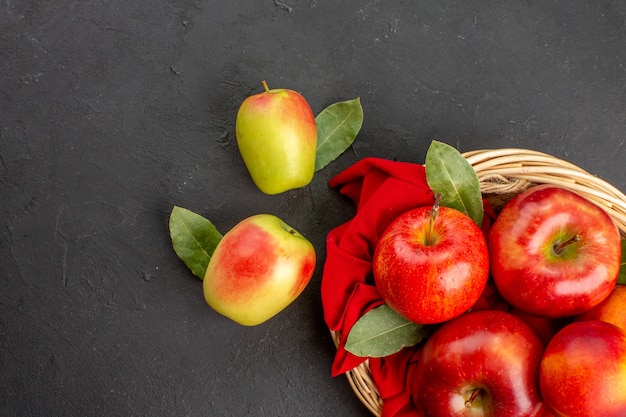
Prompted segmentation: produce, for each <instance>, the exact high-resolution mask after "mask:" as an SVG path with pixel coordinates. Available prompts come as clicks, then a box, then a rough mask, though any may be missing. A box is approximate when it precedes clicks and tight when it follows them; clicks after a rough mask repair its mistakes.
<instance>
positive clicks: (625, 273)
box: [617, 239, 626, 285]
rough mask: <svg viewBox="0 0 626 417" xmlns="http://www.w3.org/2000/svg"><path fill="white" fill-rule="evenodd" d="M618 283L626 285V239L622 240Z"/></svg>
mask: <svg viewBox="0 0 626 417" xmlns="http://www.w3.org/2000/svg"><path fill="white" fill-rule="evenodd" d="M617 283H618V284H622V285H626V239H622V261H621V263H620V269H619V275H618V277H617Z"/></svg>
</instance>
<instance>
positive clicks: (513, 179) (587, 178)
mask: <svg viewBox="0 0 626 417" xmlns="http://www.w3.org/2000/svg"><path fill="white" fill-rule="evenodd" d="M463 156H464V157H465V158H466V159H467V160H468V162H469V163H470V164H471V165H472V166H473V167H474V169H475V170H476V173H477V174H478V179H479V180H480V190H481V192H482V194H483V197H485V198H486V199H487V200H489V202H490V203H491V204H492V205H493V206H494V208H495V209H496V210H498V209H499V208H501V207H502V206H503V205H504V204H505V203H506V202H507V201H508V200H510V199H511V198H512V197H513V196H514V195H516V194H518V193H520V192H521V191H523V190H525V189H527V188H529V187H531V186H533V185H538V184H552V185H558V186H561V187H564V188H567V189H569V190H571V191H575V192H577V193H578V194H580V195H582V196H584V197H586V198H587V199H589V200H591V201H592V202H594V203H595V204H597V205H598V206H600V207H602V208H603V209H604V210H605V211H606V212H607V213H608V214H609V215H610V216H611V217H612V218H613V220H614V221H615V223H616V224H617V226H618V228H619V229H620V232H621V235H622V237H623V238H626V195H624V194H623V193H622V192H621V191H619V190H618V189H617V188H615V187H614V186H612V185H611V184H609V183H608V182H606V181H604V180H602V179H600V178H598V177H596V176H594V175H592V174H590V173H589V172H587V171H585V170H583V169H581V168H579V167H578V166H576V165H574V164H571V163H569V162H567V161H564V160H561V159H558V158H555V157H554V156H551V155H548V154H545V153H541V152H537V151H532V150H527V149H516V148H505V149H486V150H476V151H470V152H466V153H464V154H463ZM331 335H332V337H333V340H334V342H335V345H337V344H338V343H339V338H340V335H339V334H338V333H337V332H334V331H331ZM346 377H347V378H348V382H349V383H350V386H351V387H352V389H353V391H354V393H355V394H356V395H357V397H358V398H359V399H360V400H361V402H362V403H363V404H364V405H365V406H366V407H367V408H368V409H369V410H370V411H371V412H372V414H374V415H375V416H377V417H380V415H381V412H382V400H381V398H380V395H379V393H378V389H377V388H376V386H375V384H374V382H373V381H372V378H371V372H370V368H369V363H368V361H365V362H363V363H362V364H361V365H359V366H357V367H356V368H354V369H352V370H350V371H348V372H346Z"/></svg>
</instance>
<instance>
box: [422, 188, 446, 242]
mask: <svg viewBox="0 0 626 417" xmlns="http://www.w3.org/2000/svg"><path fill="white" fill-rule="evenodd" d="M442 196H443V195H442V194H441V193H437V194H436V195H435V202H434V203H433V207H432V208H431V209H430V222H429V224H428V230H427V231H426V240H425V242H424V244H425V245H426V246H432V245H434V244H435V243H437V239H436V238H435V237H434V236H433V228H434V227H435V219H436V218H437V214H439V204H440V203H441V197H442Z"/></svg>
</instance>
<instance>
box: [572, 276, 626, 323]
mask: <svg viewBox="0 0 626 417" xmlns="http://www.w3.org/2000/svg"><path fill="white" fill-rule="evenodd" d="M574 319H575V320H577V321H583V320H600V321H605V322H607V323H611V324H614V325H616V326H617V327H619V328H620V329H622V330H623V331H625V332H626V285H616V286H615V288H613V290H612V291H611V294H609V296H608V297H606V298H605V299H604V300H603V301H602V302H601V303H600V304H598V305H597V306H595V307H594V308H592V309H591V310H589V311H586V312H584V313H582V314H579V315H578V316H576V317H575V318H574Z"/></svg>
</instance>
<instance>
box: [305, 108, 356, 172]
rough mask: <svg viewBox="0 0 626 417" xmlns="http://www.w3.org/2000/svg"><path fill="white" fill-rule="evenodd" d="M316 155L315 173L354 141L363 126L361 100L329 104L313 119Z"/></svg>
mask: <svg viewBox="0 0 626 417" xmlns="http://www.w3.org/2000/svg"><path fill="white" fill-rule="evenodd" d="M315 125H316V126H317V155H316V158H315V171H319V170H320V169H322V168H324V167H325V166H326V165H328V164H329V163H331V162H332V161H334V160H335V159H337V157H338V156H339V155H341V154H342V153H343V152H345V150H346V149H348V148H349V147H350V145H352V143H353V142H354V140H355V139H356V135H357V134H358V133H359V131H360V130H361V126H362V125H363V108H362V107H361V99H360V98H358V97H357V98H355V99H354V100H348V101H343V102H340V103H335V104H331V105H330V106H328V107H326V108H325V109H324V110H322V111H321V112H320V114H318V115H317V116H316V117H315Z"/></svg>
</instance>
